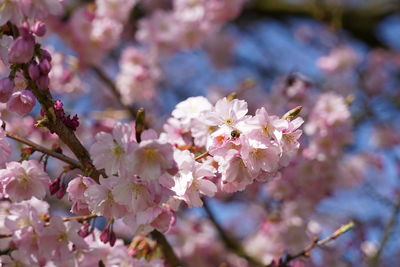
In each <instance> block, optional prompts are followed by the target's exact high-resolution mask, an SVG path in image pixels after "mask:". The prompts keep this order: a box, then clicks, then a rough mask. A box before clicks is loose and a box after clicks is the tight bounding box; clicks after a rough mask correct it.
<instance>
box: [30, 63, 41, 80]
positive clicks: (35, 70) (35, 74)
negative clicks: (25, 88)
mask: <svg viewBox="0 0 400 267" xmlns="http://www.w3.org/2000/svg"><path fill="white" fill-rule="evenodd" d="M28 72H29V76H30V77H31V78H32V80H34V81H36V80H37V79H39V77H40V69H39V66H38V65H36V64H30V65H29V68H28Z"/></svg>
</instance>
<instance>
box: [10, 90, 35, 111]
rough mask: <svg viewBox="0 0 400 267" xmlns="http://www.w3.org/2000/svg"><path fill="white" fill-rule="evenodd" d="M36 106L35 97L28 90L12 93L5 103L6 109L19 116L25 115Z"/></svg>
mask: <svg viewBox="0 0 400 267" xmlns="http://www.w3.org/2000/svg"><path fill="white" fill-rule="evenodd" d="M35 104H36V100H35V96H34V95H33V93H32V92H31V91H29V90H21V91H17V92H15V93H13V94H12V95H11V97H10V99H9V100H8V102H7V108H8V109H10V110H11V111H14V112H16V113H18V114H19V115H25V114H27V113H29V112H31V110H32V109H33V107H34V106H35Z"/></svg>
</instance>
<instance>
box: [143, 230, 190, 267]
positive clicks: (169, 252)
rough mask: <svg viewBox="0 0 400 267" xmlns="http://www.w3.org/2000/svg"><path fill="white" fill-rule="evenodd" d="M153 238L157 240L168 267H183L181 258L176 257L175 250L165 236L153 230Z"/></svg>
mask: <svg viewBox="0 0 400 267" xmlns="http://www.w3.org/2000/svg"><path fill="white" fill-rule="evenodd" d="M150 234H151V237H152V238H153V239H155V240H156V242H157V244H158V245H159V246H160V248H161V250H162V253H163V255H164V258H165V260H166V262H167V263H168V266H171V267H179V266H183V265H182V263H181V262H180V260H179V258H178V257H177V256H176V254H175V252H174V250H173V248H172V247H171V245H170V244H169V243H168V240H167V239H166V238H165V236H164V235H163V234H162V233H160V232H159V231H157V230H153V231H152V232H151V233H150Z"/></svg>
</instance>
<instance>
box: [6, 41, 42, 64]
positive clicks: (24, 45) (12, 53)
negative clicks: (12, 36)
mask: <svg viewBox="0 0 400 267" xmlns="http://www.w3.org/2000/svg"><path fill="white" fill-rule="evenodd" d="M34 50H35V38H33V36H32V35H28V36H26V37H23V36H20V37H18V38H17V39H16V40H15V41H14V43H13V44H12V45H11V47H10V48H9V50H8V60H9V61H10V62H11V63H27V62H28V61H29V60H31V59H32V57H33V52H34Z"/></svg>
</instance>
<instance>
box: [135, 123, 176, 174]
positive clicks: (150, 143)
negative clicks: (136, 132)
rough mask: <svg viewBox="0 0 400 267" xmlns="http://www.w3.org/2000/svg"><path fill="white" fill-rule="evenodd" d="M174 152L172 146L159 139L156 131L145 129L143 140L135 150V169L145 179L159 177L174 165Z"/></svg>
mask: <svg viewBox="0 0 400 267" xmlns="http://www.w3.org/2000/svg"><path fill="white" fill-rule="evenodd" d="M172 153H173V150H172V146H171V145H170V144H167V143H161V142H160V141H158V140H157V134H156V133H155V132H154V131H151V130H148V131H144V132H143V134H142V141H141V142H140V144H139V146H138V147H137V149H136V150H135V151H134V152H133V159H132V162H133V166H134V167H133V171H134V173H135V174H137V175H139V176H140V177H141V178H143V179H150V180H154V179H158V178H159V177H160V176H161V175H162V174H163V173H164V172H165V171H167V170H168V169H170V168H172V167H173V165H174V160H173V157H172Z"/></svg>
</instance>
